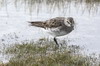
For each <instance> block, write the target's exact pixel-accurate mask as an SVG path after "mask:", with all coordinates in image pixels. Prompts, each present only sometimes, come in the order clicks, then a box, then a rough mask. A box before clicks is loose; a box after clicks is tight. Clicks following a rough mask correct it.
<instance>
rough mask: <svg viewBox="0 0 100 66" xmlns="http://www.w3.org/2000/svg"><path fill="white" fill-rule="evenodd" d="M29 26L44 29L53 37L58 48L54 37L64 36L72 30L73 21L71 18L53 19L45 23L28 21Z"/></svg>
mask: <svg viewBox="0 0 100 66" xmlns="http://www.w3.org/2000/svg"><path fill="white" fill-rule="evenodd" d="M29 23H30V24H31V26H35V27H40V28H43V29H45V31H46V32H47V33H49V34H50V35H52V36H53V37H54V41H55V43H56V45H58V46H59V44H58V42H57V39H56V37H59V36H64V35H67V34H69V33H70V32H72V31H73V30H74V26H75V21H74V18H73V17H55V18H51V19H48V20H45V21H29Z"/></svg>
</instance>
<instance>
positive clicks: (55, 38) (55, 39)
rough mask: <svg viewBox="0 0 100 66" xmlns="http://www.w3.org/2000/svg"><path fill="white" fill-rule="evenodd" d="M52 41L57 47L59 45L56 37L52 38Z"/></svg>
mask: <svg viewBox="0 0 100 66" xmlns="http://www.w3.org/2000/svg"><path fill="white" fill-rule="evenodd" d="M54 41H55V43H56V45H57V46H58V47H59V44H58V42H57V39H56V37H54Z"/></svg>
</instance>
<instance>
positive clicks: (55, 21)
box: [45, 17, 64, 28]
mask: <svg viewBox="0 0 100 66" xmlns="http://www.w3.org/2000/svg"><path fill="white" fill-rule="evenodd" d="M63 22H64V18H63V17H56V18H52V19H50V20H46V22H45V23H46V27H47V28H56V27H60V26H62V23H63Z"/></svg>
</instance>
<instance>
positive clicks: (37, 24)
mask: <svg viewBox="0 0 100 66" xmlns="http://www.w3.org/2000/svg"><path fill="white" fill-rule="evenodd" d="M28 22H29V23H31V24H30V26H36V27H41V28H44V22H42V21H28Z"/></svg>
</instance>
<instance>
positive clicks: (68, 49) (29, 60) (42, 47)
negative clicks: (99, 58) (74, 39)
mask: <svg viewBox="0 0 100 66" xmlns="http://www.w3.org/2000/svg"><path fill="white" fill-rule="evenodd" d="M6 54H8V55H11V56H12V58H11V59H10V60H9V62H8V63H6V64H4V66H92V65H91V64H92V62H91V61H92V60H91V59H93V58H92V57H91V59H90V57H89V56H84V55H82V53H81V52H80V47H79V46H74V45H72V46H62V47H60V48H58V47H57V46H56V45H55V43H54V42H52V41H38V42H36V43H24V44H16V45H14V46H11V47H9V48H7V49H6ZM95 64H96V63H95ZM94 66H96V65H94Z"/></svg>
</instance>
